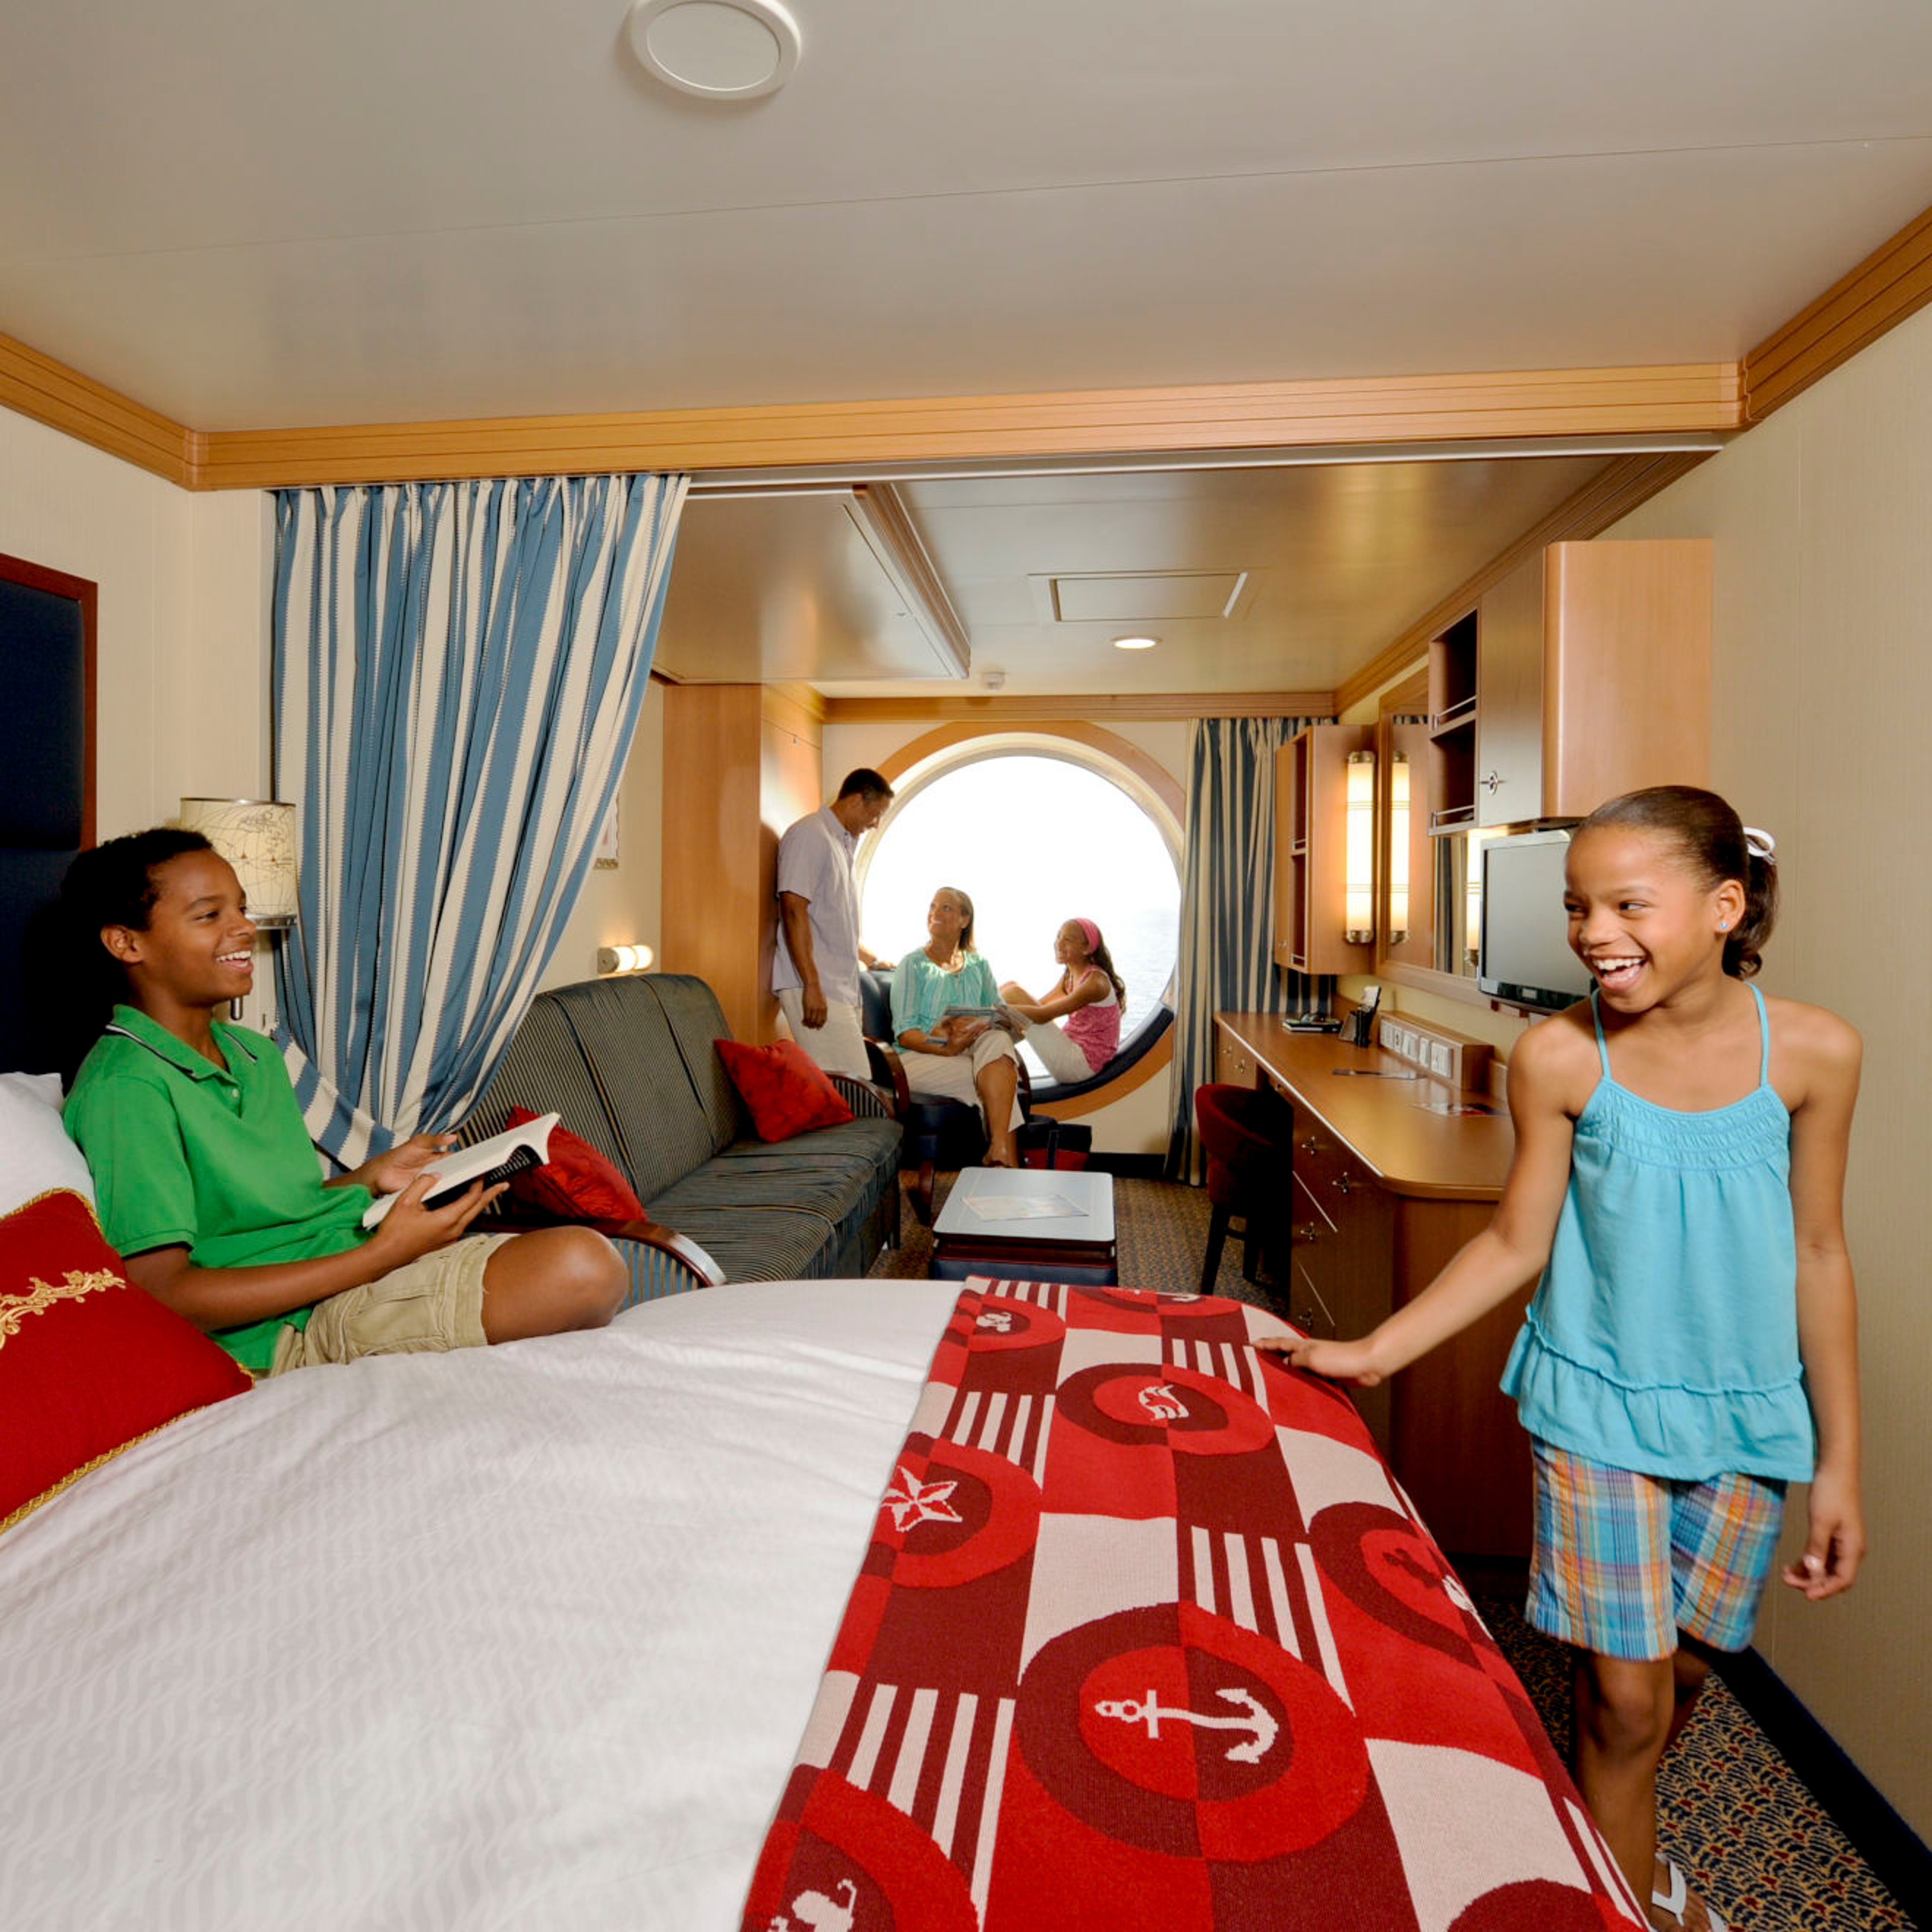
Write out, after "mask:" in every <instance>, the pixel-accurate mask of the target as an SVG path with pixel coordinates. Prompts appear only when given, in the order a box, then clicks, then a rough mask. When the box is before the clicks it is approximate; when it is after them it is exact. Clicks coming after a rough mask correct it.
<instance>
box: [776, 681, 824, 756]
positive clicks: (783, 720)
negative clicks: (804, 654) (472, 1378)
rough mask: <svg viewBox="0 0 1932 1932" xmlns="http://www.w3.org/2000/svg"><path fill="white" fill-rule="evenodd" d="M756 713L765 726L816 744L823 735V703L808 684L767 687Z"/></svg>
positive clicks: (821, 698)
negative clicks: (761, 718)
mask: <svg viewBox="0 0 1932 1932" xmlns="http://www.w3.org/2000/svg"><path fill="white" fill-rule="evenodd" d="M760 689H761V690H762V691H763V697H762V698H761V699H760V712H761V713H762V715H763V718H764V721H765V722H766V724H772V725H775V726H776V727H778V730H781V731H789V732H790V733H792V734H793V736H796V737H799V738H802V739H805V740H806V741H807V742H808V743H810V744H814V745H815V744H817V742H819V740H820V737H821V736H823V729H824V724H825V700H824V699H823V697H820V695H819V694H818V693H817V691H814V690H813V689H812V688H811V685H808V684H767V685H762V686H760Z"/></svg>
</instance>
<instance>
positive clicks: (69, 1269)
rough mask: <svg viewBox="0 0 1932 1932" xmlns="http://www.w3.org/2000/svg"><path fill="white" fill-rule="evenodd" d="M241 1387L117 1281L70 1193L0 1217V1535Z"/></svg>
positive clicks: (181, 1325)
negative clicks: (122, 1453)
mask: <svg viewBox="0 0 1932 1932" xmlns="http://www.w3.org/2000/svg"><path fill="white" fill-rule="evenodd" d="M250 1386H251V1385H250V1382H249V1379H248V1373H247V1371H246V1370H244V1369H243V1368H242V1367H241V1366H240V1365H239V1364H238V1363H237V1362H236V1361H235V1360H234V1358H233V1357H232V1356H230V1355H226V1354H225V1353H224V1352H223V1351H222V1350H221V1349H219V1348H218V1347H217V1346H216V1345H215V1344H214V1343H212V1342H211V1341H210V1340H208V1337H206V1336H205V1335H204V1334H202V1332H201V1331H200V1330H199V1328H196V1327H195V1325H194V1324H193V1322H188V1321H186V1320H184V1319H183V1318H182V1317H181V1316H178V1315H177V1314H175V1312H174V1310H172V1309H171V1308H166V1307H163V1306H162V1304H160V1302H158V1301H156V1300H155V1299H154V1297H153V1296H152V1295H148V1294H147V1293H145V1292H143V1291H142V1289H138V1288H136V1287H135V1286H133V1284H132V1283H130V1281H129V1280H127V1275H126V1274H125V1273H124V1271H123V1270H122V1268H121V1257H120V1256H118V1255H117V1254H116V1253H115V1252H114V1250H113V1249H112V1248H110V1247H109V1246H108V1245H107V1240H106V1238H105V1237H104V1235H102V1234H101V1229H100V1228H99V1226H98V1225H97V1224H96V1223H95V1219H94V1214H93V1211H92V1209H91V1208H89V1206H88V1205H87V1203H86V1202H85V1201H84V1200H83V1199H81V1197H80V1196H79V1195H78V1194H71V1193H67V1192H66V1191H65V1190H62V1191H60V1192H58V1193H52V1194H43V1195H40V1196H38V1197H37V1198H36V1199H34V1200H31V1201H29V1202H28V1203H27V1205H26V1206H25V1207H24V1208H16V1209H15V1210H14V1211H13V1213H12V1214H9V1215H7V1216H6V1217H4V1218H0V1529H6V1528H7V1526H9V1525H10V1523H13V1522H14V1521H16V1520H17V1519H18V1518H20V1517H23V1516H25V1515H26V1514H27V1512H28V1511H29V1510H31V1509H34V1508H37V1507H38V1506H39V1505H40V1504H41V1503H43V1502H46V1499H48V1497H49V1496H52V1495H53V1494H54V1493H55V1492H56V1491H57V1490H63V1489H65V1487H67V1485H68V1484H69V1483H71V1482H72V1481H74V1479H75V1478H77V1477H78V1476H84V1475H86V1473H87V1472H88V1471H89V1469H92V1468H93V1467H94V1466H95V1464H96V1463H104V1462H105V1461H107V1459H108V1457H110V1456H112V1455H113V1454H115V1452H116V1451H118V1450H121V1449H124V1448H127V1445H129V1444H130V1443H131V1442H138V1441H139V1439H141V1438H142V1436H149V1435H151V1434H152V1433H154V1431H155V1430H157V1429H159V1428H160V1427H162V1426H163V1424H166V1423H170V1422H172V1421H174V1420H175V1418H176V1417H178V1416H182V1415H187V1412H188V1411H189V1410H190V1409H202V1408H205V1407H206V1406H207V1405H208V1403H211V1402H220V1400H222V1399H223V1397H226V1396H231V1395H239V1394H241V1393H242V1391H243V1390H244V1389H245V1388H248V1387H250Z"/></svg>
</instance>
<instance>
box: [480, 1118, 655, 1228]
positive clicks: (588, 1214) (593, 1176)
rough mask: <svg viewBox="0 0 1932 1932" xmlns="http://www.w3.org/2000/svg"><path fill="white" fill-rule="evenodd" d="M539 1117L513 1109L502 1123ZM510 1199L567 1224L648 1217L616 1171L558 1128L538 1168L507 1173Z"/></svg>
mask: <svg viewBox="0 0 1932 1932" xmlns="http://www.w3.org/2000/svg"><path fill="white" fill-rule="evenodd" d="M536 1118H538V1116H537V1115H535V1114H533V1113H532V1112H530V1110H529V1108H527V1107H512V1108H511V1109H510V1118H509V1119H508V1121H506V1122H505V1126H506V1127H522V1126H523V1125H524V1124H525V1123H526V1122H527V1121H534V1120H535V1119H536ZM510 1199H511V1200H512V1201H514V1202H517V1203H518V1204H519V1205H520V1206H523V1207H525V1208H538V1209H541V1211H543V1212H544V1214H559V1215H561V1216H562V1217H563V1218H564V1219H565V1220H567V1221H642V1220H646V1219H648V1217H647V1216H646V1214H645V1213H644V1204H643V1202H641V1201H640V1200H639V1199H637V1191H636V1190H635V1189H634V1188H633V1187H631V1184H630V1183H629V1182H628V1181H626V1180H625V1178H624V1177H623V1175H622V1174H621V1173H620V1172H619V1171H618V1169H616V1167H615V1166H613V1164H612V1163H610V1162H609V1161H607V1160H605V1159H604V1157H603V1156H602V1155H601V1154H599V1153H598V1151H597V1150H596V1149H595V1148H594V1147H592V1145H590V1143H589V1142H588V1141H586V1140H585V1139H583V1138H582V1137H581V1136H579V1135H577V1134H574V1133H571V1131H570V1130H569V1129H568V1127H563V1126H562V1125H559V1126H556V1127H553V1128H551V1129H550V1159H549V1160H547V1161H545V1162H544V1164H543V1166H541V1167H526V1168H525V1169H523V1172H521V1173H520V1174H513V1175H511V1177H510Z"/></svg>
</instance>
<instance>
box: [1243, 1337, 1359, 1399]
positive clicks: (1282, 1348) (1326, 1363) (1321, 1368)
mask: <svg viewBox="0 0 1932 1932" xmlns="http://www.w3.org/2000/svg"><path fill="white" fill-rule="evenodd" d="M1255 1346H1256V1348H1257V1349H1266V1350H1267V1351H1268V1353H1269V1354H1270V1355H1286V1357H1287V1358H1288V1359H1289V1361H1290V1362H1291V1363H1292V1364H1293V1365H1294V1366H1295V1367H1296V1368H1298V1369H1307V1370H1309V1372H1310V1373H1311V1374H1313V1375H1318V1376H1325V1377H1326V1378H1327V1379H1328V1380H1329V1381H1331V1382H1356V1383H1359V1384H1360V1385H1361V1387H1362V1388H1374V1387H1375V1385H1376V1383H1378V1382H1380V1381H1381V1380H1382V1370H1380V1369H1379V1368H1378V1367H1376V1360H1375V1355H1374V1352H1373V1350H1372V1349H1370V1346H1369V1344H1368V1343H1367V1342H1366V1341H1361V1342H1323V1341H1318V1340H1316V1338H1315V1337H1313V1336H1310V1335H1263V1336H1262V1337H1259V1339H1258V1340H1256V1343H1255Z"/></svg>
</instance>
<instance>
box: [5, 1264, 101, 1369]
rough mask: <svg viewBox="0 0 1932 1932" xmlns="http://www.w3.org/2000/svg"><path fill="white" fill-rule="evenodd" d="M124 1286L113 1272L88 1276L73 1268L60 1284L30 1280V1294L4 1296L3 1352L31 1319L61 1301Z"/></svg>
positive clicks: (77, 1299) (80, 1299) (78, 1299)
mask: <svg viewBox="0 0 1932 1932" xmlns="http://www.w3.org/2000/svg"><path fill="white" fill-rule="evenodd" d="M120 1285H121V1277H119V1276H118V1274H115V1273H114V1271H113V1270H112V1269H111V1268H100V1269H97V1270H95V1271H94V1272H93V1273H92V1274H82V1273H81V1272H80V1271H79V1270H78V1269H76V1268H70V1269H69V1270H68V1272H67V1275H66V1277H65V1280H62V1282H60V1283H58V1284H56V1283H52V1282H46V1281H41V1280H38V1279H37V1278H34V1279H30V1280H28V1283H27V1286H28V1289H29V1291H30V1292H28V1294H26V1295H0V1349H4V1348H5V1346H7V1343H8V1342H9V1341H10V1340H12V1338H13V1337H14V1336H16V1335H17V1334H20V1325H21V1323H22V1322H25V1321H26V1319H27V1317H28V1316H30V1315H38V1314H40V1313H42V1312H43V1310H46V1309H49V1308H51V1307H52V1306H53V1305H54V1304H55V1302H57V1301H82V1300H83V1299H84V1298H86V1297H87V1296H88V1295H98V1294H99V1293H100V1292H101V1290H102V1289H104V1288H118V1287H119V1286H120Z"/></svg>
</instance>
